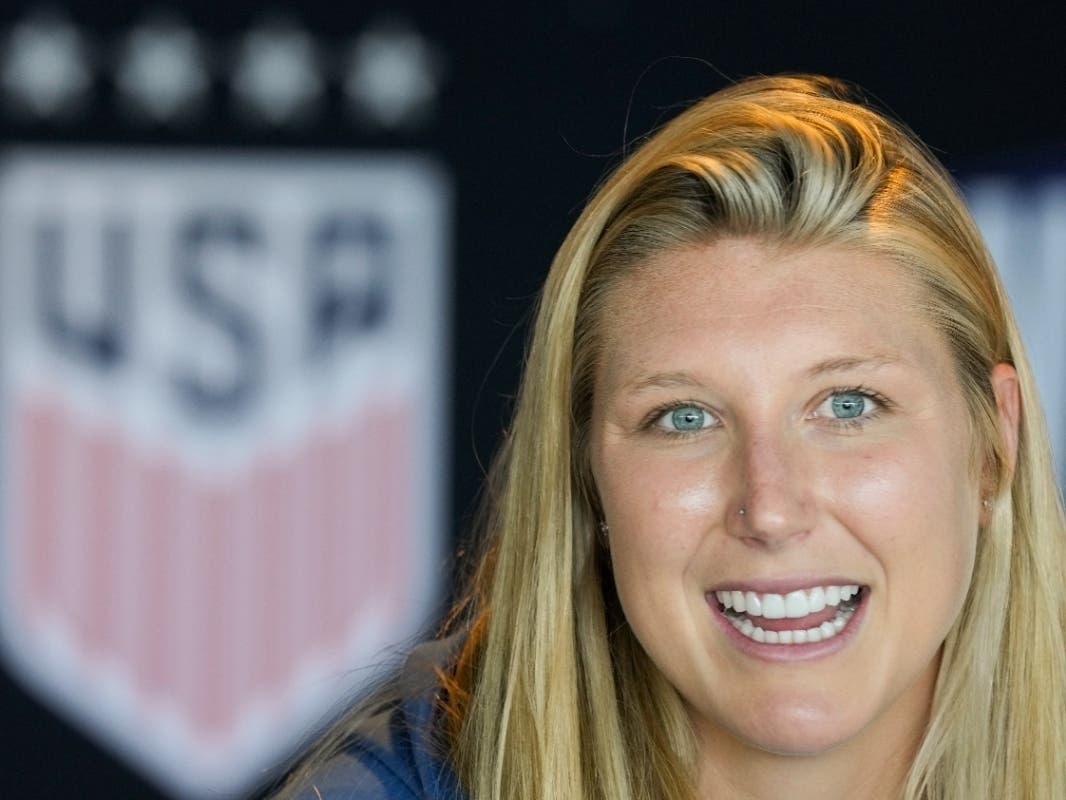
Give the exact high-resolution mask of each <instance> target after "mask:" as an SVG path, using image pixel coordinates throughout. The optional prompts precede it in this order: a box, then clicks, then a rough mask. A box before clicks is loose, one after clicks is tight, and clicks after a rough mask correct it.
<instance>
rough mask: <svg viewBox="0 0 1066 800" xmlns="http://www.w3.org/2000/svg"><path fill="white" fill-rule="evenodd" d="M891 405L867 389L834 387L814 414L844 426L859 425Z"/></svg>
mask: <svg viewBox="0 0 1066 800" xmlns="http://www.w3.org/2000/svg"><path fill="white" fill-rule="evenodd" d="M891 407H892V406H891V404H890V403H889V402H888V400H886V399H885V398H883V397H882V396H881V395H879V394H877V393H876V392H871V391H869V390H868V389H861V388H852V389H835V390H834V391H833V392H832V394H830V395H829V396H828V397H826V398H825V400H823V401H822V402H821V405H819V406H818V410H817V411H815V412H814V416H816V417H821V418H822V419H825V420H826V421H828V422H831V423H837V424H839V425H840V426H844V427H852V426H855V425H859V426H861V425H862V424H863V423H865V422H867V421H869V420H872V419H874V418H875V417H877V416H879V415H880V414H881V412H882V411H884V410H886V409H888V408H891Z"/></svg>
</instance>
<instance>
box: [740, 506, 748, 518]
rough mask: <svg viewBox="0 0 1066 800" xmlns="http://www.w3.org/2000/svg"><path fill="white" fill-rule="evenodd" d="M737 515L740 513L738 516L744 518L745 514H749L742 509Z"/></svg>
mask: <svg viewBox="0 0 1066 800" xmlns="http://www.w3.org/2000/svg"><path fill="white" fill-rule="evenodd" d="M737 513H738V514H739V515H740V516H742V517H743V516H744V515H745V514H747V513H748V512H747V511H746V510H745V509H743V508H742V509H740V511H738V512H737Z"/></svg>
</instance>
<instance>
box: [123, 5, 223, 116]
mask: <svg viewBox="0 0 1066 800" xmlns="http://www.w3.org/2000/svg"><path fill="white" fill-rule="evenodd" d="M115 86H116V89H117V90H118V92H119V94H120V96H121V97H122V98H123V99H124V100H125V103H126V105H127V106H128V107H129V108H131V109H132V110H134V111H135V112H137V113H139V114H142V115H144V116H146V117H148V118H149V119H151V120H153V121H155V122H169V121H172V120H179V119H181V118H183V117H188V116H189V115H190V114H191V113H192V112H193V111H195V109H196V108H197V107H198V106H199V105H200V104H201V103H202V102H203V100H204V98H205V96H206V94H207V90H208V88H209V86H210V79H209V76H208V73H207V68H206V64H205V54H204V51H203V47H202V46H201V44H200V41H199V39H198V38H197V36H196V34H195V33H194V32H193V31H192V30H191V29H190V28H188V27H186V26H185V25H182V24H181V23H179V22H177V21H175V20H163V19H159V20H155V21H152V22H148V23H145V24H143V25H139V26H137V27H135V28H133V29H132V30H131V31H130V32H129V35H128V36H127V38H126V42H125V46H124V47H123V50H122V55H121V57H120V60H119V63H118V66H117V74H116V77H115Z"/></svg>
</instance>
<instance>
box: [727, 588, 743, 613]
mask: <svg viewBox="0 0 1066 800" xmlns="http://www.w3.org/2000/svg"><path fill="white" fill-rule="evenodd" d="M722 594H726V593H725V592H723V593H722ZM728 594H729V596H730V597H732V598H733V610H734V611H739V612H740V613H744V612H745V611H747V610H748V604H747V603H745V602H744V592H729V593H728Z"/></svg>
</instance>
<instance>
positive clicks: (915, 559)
mask: <svg viewBox="0 0 1066 800" xmlns="http://www.w3.org/2000/svg"><path fill="white" fill-rule="evenodd" d="M928 441H929V442H931V443H935V439H930V440H928ZM950 444H951V443H950V442H949V443H943V442H942V443H941V446H939V447H937V446H930V447H924V448H923V447H913V446H911V447H899V448H895V449H892V450H888V449H886V450H884V451H881V452H879V453H878V455H877V457H876V458H874V457H863V458H861V459H860V460H859V461H857V462H855V463H853V464H851V465H850V469H849V468H847V467H848V465H846V464H845V465H842V466H844V467H845V468H843V469H836V470H834V472H833V480H832V484H831V485H832V487H833V489H832V491H833V492H834V493H835V497H834V501H833V502H834V505H836V507H837V508H839V509H841V513H842V514H843V515H844V517H845V520H846V521H847V524H848V528H849V529H850V530H851V531H853V532H854V535H855V536H856V537H858V538H860V539H862V540H863V542H862V543H863V545H864V546H865V548H866V549H867V550H868V551H869V552H871V553H872V554H873V555H874V556H875V558H876V559H877V560H878V561H879V562H880V563H881V565H882V567H883V569H884V570H885V573H886V576H887V578H888V580H889V583H890V585H893V584H894V588H895V589H896V590H900V588H901V586H903V585H904V584H909V585H910V587H912V588H913V590H914V596H915V597H916V598H919V597H921V595H922V594H925V595H926V596H927V597H937V598H940V601H939V605H940V607H942V608H945V609H949V607H950V608H954V609H955V610H957V608H956V606H958V605H959V604H960V603H961V599H960V598H961V597H963V596H964V595H965V592H966V588H967V587H968V586H969V581H970V576H971V573H972V569H973V560H974V552H975V547H976V541H977V527H978V521H979V519H978V518H979V512H978V509H979V505H980V500H979V498H978V490H977V483H976V480H975V479H974V477H973V476H972V475H970V473H969V469H968V460H967V454H966V452H965V450H964V449H963V448H961V447H954V446H950ZM949 613H950V612H949Z"/></svg>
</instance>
